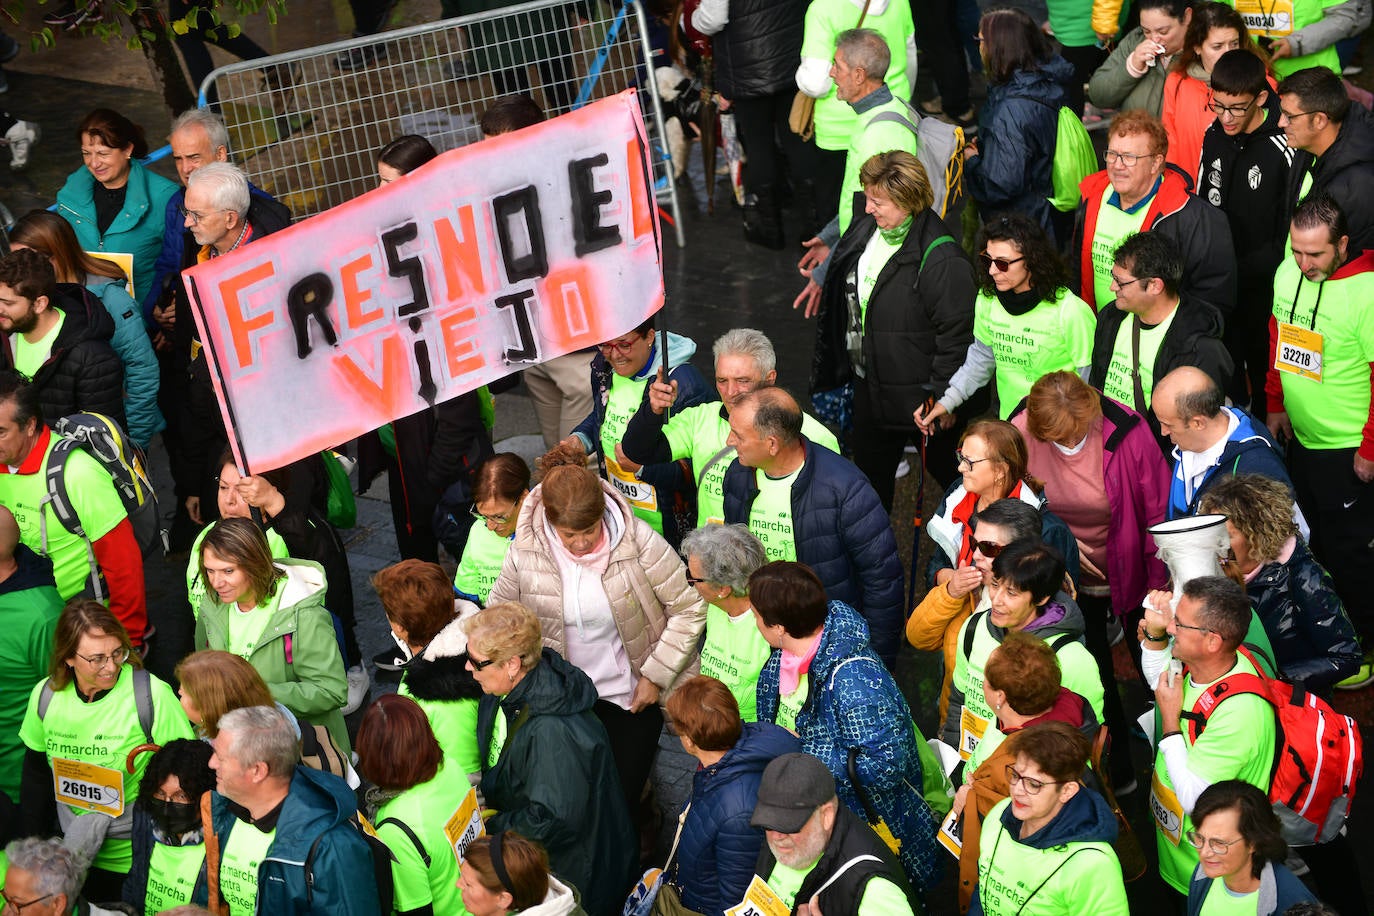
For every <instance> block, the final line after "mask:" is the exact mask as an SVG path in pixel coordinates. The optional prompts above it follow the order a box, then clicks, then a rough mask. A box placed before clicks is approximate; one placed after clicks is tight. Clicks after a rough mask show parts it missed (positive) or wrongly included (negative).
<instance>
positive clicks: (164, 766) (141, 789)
mask: <svg viewBox="0 0 1374 916" xmlns="http://www.w3.org/2000/svg"><path fill="white" fill-rule="evenodd" d="M213 753H214V748H212V747H211V746H210V744H209V743H208V742H206V741H198V740H196V739H193V738H178V739H176V740H175V741H168V742H167V743H166V744H164V745H163V746H162V747H161V749H159V750H158V752H157V753H156V754H154V755H153V756H152V758H151V759H150V760H149V761H148V766H147V768H146V769H145V770H144V771H143V781H142V782H140V783H139V786H138V801H139V802H141V803H142V804H144V805H147V804H148V802H149V801H151V800H152V799H153V798H154V797H155V796H156V795H157V792H158V790H159V789H161V788H162V784H163V783H164V782H166V781H167V777H168V776H175V777H176V778H177V782H179V783H181V791H183V792H185V793H186V797H187V798H189V799H190V800H191V801H192V803H196V802H199V801H200V797H201V796H202V795H204V794H205V793H206V792H209V791H210V790H211V789H213V788H214V787H215V771H214V770H212V769H210V755H211V754H213Z"/></svg>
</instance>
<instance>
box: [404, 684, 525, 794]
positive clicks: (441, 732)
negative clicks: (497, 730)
mask: <svg viewBox="0 0 1374 916" xmlns="http://www.w3.org/2000/svg"><path fill="white" fill-rule="evenodd" d="M396 692H397V693H399V694H400V695H401V696H403V697H410V698H411V699H412V700H414V701H415V702H416V703H417V704H418V705H419V707H420V708H421V709H423V710H424V711H425V716H426V718H428V719H429V726H430V728H431V729H432V730H433V731H434V737H435V740H437V741H438V742H439V749H440V750H442V751H443V752H444V759H445V760H449V761H452V762H454V763H455V764H457V766H458V768H459V769H461V770H462V771H463V772H464V773H480V772H482V754H481V751H479V750H478V748H477V700H476V699H475V698H470V699H463V700H426V699H421V698H420V697H417V696H416V695H415V694H413V693H411V692H410V684H409V683H408V682H407V681H406V679H405V677H404V676H403V677H402V678H401V684H400V686H399V687H397V688H396ZM496 718H497V721H498V722H504V721H505V717H504V716H503V715H501V714H499V713H498V714H497V717H496ZM497 753H498V754H499V753H500V749H499V748H498V749H497ZM493 759H494V758H493Z"/></svg>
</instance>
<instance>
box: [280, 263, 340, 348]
mask: <svg viewBox="0 0 1374 916" xmlns="http://www.w3.org/2000/svg"><path fill="white" fill-rule="evenodd" d="M333 301H334V283H333V281H331V280H330V279H329V275H328V274H322V273H313V274H309V275H308V276H305V277H301V278H300V279H299V280H297V281H296V282H295V283H293V284H291V290H290V291H289V292H288V293H287V294H286V314H287V315H288V316H289V317H290V318H291V329H292V330H293V331H295V333H296V357H297V359H305V358H306V357H307V356H309V355H310V316H311V315H314V316H315V321H316V322H318V323H319V325H320V333H321V334H323V335H324V340H325V343H327V344H329V345H330V346H331V347H332V346H334V345H335V344H337V343H338V342H339V336H338V334H336V333H335V332H334V324H333V322H331V321H330V320H329V304H330V303H331V302H333Z"/></svg>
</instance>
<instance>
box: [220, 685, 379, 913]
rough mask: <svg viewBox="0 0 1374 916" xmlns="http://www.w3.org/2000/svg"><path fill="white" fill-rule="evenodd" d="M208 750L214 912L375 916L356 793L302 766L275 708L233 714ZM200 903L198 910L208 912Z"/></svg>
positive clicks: (291, 733)
mask: <svg viewBox="0 0 1374 916" xmlns="http://www.w3.org/2000/svg"><path fill="white" fill-rule="evenodd" d="M211 746H212V747H214V749H215V753H214V755H213V756H211V758H210V768H211V769H213V770H214V771H215V792H214V794H213V795H212V796H211V801H210V808H211V814H212V818H213V824H214V833H215V835H216V837H217V838H218V840H219V844H220V865H219V882H218V886H219V893H220V896H221V897H222V900H217V901H210V909H212V910H216V911H218V908H219V906H220V905H222V904H224V903H227V904H228V905H229V908H230V911H231V912H234V913H272V914H274V916H276V914H282V916H291V914H307V913H309V914H319V916H326V914H330V916H335V914H345V916H348V914H357V916H363V914H368V916H375V914H376V913H377V912H379V910H380V909H381V907H380V906H379V903H378V898H377V887H376V883H375V882H374V880H373V871H372V853H371V850H370V849H369V848H368V845H367V842H366V841H365V840H364V839H363V836H362V833H361V832H360V831H359V829H358V828H357V827H355V826H354V825H353V824H351V823H350V821H351V820H352V819H353V818H354V817H355V815H356V813H357V802H356V800H355V799H354V797H353V790H352V789H350V788H349V787H348V784H347V783H345V782H344V781H343V780H342V779H340V778H338V777H337V776H332V775H330V774H328V773H324V772H321V771H319V770H313V769H311V768H310V767H306V766H302V765H301V762H300V742H299V740H298V738H297V736H296V731H295V724H294V723H293V722H290V721H288V720H287V718H286V716H284V715H283V714H282V712H281V710H279V709H277V708H275V707H269V706H248V707H244V708H242V709H235V710H233V711H232V712H229V713H226V714H225V715H224V716H223V717H222V718H221V719H220V720H219V734H218V735H216V736H215V739H214V740H213V741H212V742H211ZM201 893H203V892H202V891H198V892H197V898H198V899H196V900H195V901H194V902H196V903H206V901H205V900H204V899H200V894H201Z"/></svg>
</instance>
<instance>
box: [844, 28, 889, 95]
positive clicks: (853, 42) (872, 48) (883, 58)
mask: <svg viewBox="0 0 1374 916" xmlns="http://www.w3.org/2000/svg"><path fill="white" fill-rule="evenodd" d="M841 51H843V52H844V62H845V63H846V64H848V65H849V67H850V69H852V70H863V71H864V75H865V76H867V77H868V78H869V79H870V80H877V81H878V82H880V83H881V82H882V81H883V79H884V78H886V76H887V68H888V67H890V66H892V50H891V49H890V48H888V46H887V39H885V38H883V36H882V35H880V34H878V33H877V32H875V31H873V30H872V29H849V30H848V31H844V32H841V33H840V38H839V40H838V41H837V42H835V53H836V54H838V53H840V52H841Z"/></svg>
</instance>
